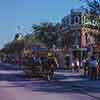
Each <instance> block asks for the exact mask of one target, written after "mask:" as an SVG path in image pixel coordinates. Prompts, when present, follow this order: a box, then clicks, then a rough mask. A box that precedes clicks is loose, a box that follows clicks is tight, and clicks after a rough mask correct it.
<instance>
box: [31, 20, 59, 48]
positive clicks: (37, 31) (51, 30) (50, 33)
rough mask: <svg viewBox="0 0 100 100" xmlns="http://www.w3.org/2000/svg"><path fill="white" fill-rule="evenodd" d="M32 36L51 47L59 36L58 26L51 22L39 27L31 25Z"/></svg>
mask: <svg viewBox="0 0 100 100" xmlns="http://www.w3.org/2000/svg"><path fill="white" fill-rule="evenodd" d="M32 28H33V30H34V35H35V37H36V39H38V40H39V41H40V42H42V43H44V44H46V46H48V47H52V46H53V45H54V44H55V45H56V44H57V40H58V39H59V37H60V36H61V35H60V24H58V23H57V24H53V23H51V22H46V23H41V24H40V25H33V26H32Z"/></svg>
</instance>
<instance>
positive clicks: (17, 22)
mask: <svg viewBox="0 0 100 100" xmlns="http://www.w3.org/2000/svg"><path fill="white" fill-rule="evenodd" d="M79 1H80V0H0V48H2V47H3V46H4V44H6V43H7V42H10V41H12V40H13V38H14V36H15V34H16V32H23V35H25V34H27V33H29V32H31V31H32V28H31V26H32V25H33V24H39V23H41V22H47V21H51V22H54V23H56V22H60V21H61V19H62V18H63V17H64V16H66V15H67V13H68V12H69V11H70V10H71V9H73V8H78V7H80V5H81V3H80V2H79ZM18 26H20V29H18V28H17V27H18Z"/></svg>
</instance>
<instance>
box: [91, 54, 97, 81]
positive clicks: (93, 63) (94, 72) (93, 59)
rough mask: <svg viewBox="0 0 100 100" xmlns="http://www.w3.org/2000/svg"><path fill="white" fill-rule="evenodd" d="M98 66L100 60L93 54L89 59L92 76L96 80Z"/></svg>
mask: <svg viewBox="0 0 100 100" xmlns="http://www.w3.org/2000/svg"><path fill="white" fill-rule="evenodd" d="M97 67H98V62H97V61H96V57H95V56H92V57H91V59H90V61H89V68H90V78H91V79H94V80H95V79H96V78H97Z"/></svg>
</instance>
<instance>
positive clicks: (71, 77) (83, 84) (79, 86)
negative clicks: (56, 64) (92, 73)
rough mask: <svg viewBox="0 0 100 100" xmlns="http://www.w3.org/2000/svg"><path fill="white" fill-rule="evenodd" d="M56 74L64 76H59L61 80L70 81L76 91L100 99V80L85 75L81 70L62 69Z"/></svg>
mask: <svg viewBox="0 0 100 100" xmlns="http://www.w3.org/2000/svg"><path fill="white" fill-rule="evenodd" d="M55 74H56V75H60V76H62V77H60V78H58V79H59V82H66V84H67V83H69V84H70V86H72V88H74V89H76V91H80V92H82V93H83V94H86V95H88V96H91V97H94V98H96V99H97V100H100V80H90V79H89V78H88V77H84V76H83V75H82V73H81V72H78V73H75V72H70V71H66V70H61V71H57V72H55Z"/></svg>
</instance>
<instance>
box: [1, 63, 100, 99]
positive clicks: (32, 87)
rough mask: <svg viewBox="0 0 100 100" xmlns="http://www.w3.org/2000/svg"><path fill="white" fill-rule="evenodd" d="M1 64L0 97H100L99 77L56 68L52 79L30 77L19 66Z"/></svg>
mask: <svg viewBox="0 0 100 100" xmlns="http://www.w3.org/2000/svg"><path fill="white" fill-rule="evenodd" d="M16 68H17V66H16V65H10V64H0V100H100V80H95V81H92V80H90V79H88V78H87V77H83V75H82V73H81V72H79V73H75V72H70V71H65V70H58V71H56V72H55V75H54V79H53V80H51V81H45V80H35V79H34V80H33V79H28V78H27V77H26V75H25V73H24V72H23V71H22V70H21V69H20V66H18V68H17V70H16Z"/></svg>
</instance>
